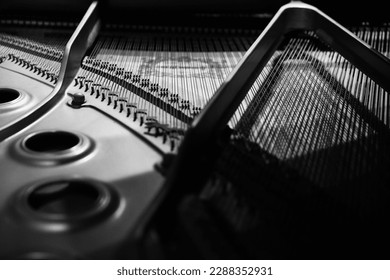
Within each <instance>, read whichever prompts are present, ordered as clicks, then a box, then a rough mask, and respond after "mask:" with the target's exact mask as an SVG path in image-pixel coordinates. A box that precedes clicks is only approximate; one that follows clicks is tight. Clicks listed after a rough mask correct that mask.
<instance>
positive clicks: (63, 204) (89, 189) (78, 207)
mask: <svg viewBox="0 0 390 280" xmlns="http://www.w3.org/2000/svg"><path fill="white" fill-rule="evenodd" d="M100 198H101V193H100V191H99V189H98V188H96V187H95V186H94V185H93V184H91V183H89V182H84V181H55V182H49V183H46V184H43V185H41V186H39V187H37V188H36V189H34V190H33V191H32V192H31V193H30V194H29V196H28V198H27V203H28V206H29V207H30V208H31V209H32V210H34V211H35V212H38V213H40V214H49V215H61V216H62V217H64V218H72V217H75V216H80V215H83V214H86V213H88V212H91V211H93V210H94V209H96V208H97V207H98V205H99V200H100Z"/></svg>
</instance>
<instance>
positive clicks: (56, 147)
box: [25, 131, 80, 153]
mask: <svg viewBox="0 0 390 280" xmlns="http://www.w3.org/2000/svg"><path fill="white" fill-rule="evenodd" d="M79 143H80V138H79V136H77V135H76V134H73V133H71V132H66V131H46V132H40V133H37V134H34V135H32V136H30V137H29V138H28V139H27V140H26V142H25V146H26V148H27V149H29V150H31V151H34V152H42V153H43V152H46V153H53V152H61V151H65V150H69V149H71V148H73V147H75V146H76V145H78V144H79Z"/></svg>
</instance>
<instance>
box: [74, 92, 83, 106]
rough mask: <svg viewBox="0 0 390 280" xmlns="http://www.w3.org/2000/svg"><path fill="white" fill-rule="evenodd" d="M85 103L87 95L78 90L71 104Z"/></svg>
mask: <svg viewBox="0 0 390 280" xmlns="http://www.w3.org/2000/svg"><path fill="white" fill-rule="evenodd" d="M84 103H85V95H84V94H82V93H80V92H77V93H75V94H73V95H72V103H71V105H72V106H73V107H80V106H81V105H83V104H84Z"/></svg>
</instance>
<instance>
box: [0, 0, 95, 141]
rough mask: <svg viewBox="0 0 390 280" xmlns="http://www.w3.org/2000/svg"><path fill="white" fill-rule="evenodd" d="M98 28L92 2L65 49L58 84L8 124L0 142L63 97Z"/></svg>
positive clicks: (28, 123)
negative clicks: (36, 105) (31, 109)
mask: <svg viewBox="0 0 390 280" xmlns="http://www.w3.org/2000/svg"><path fill="white" fill-rule="evenodd" d="M99 28H100V18H99V14H98V2H97V1H95V2H92V3H91V5H90V6H89V8H88V10H87V11H86V13H85V14H84V16H83V18H82V19H81V21H80V23H79V25H78V26H77V28H76V30H75V31H74V32H73V35H72V36H71V38H70V39H69V41H68V43H67V44H66V47H65V52H64V58H63V60H62V63H61V69H60V74H59V79H58V82H57V84H56V86H55V88H54V89H53V91H52V92H51V93H50V95H49V96H47V98H45V99H44V100H42V102H40V103H39V104H38V106H39V107H37V108H36V109H34V110H33V111H31V112H28V113H26V114H25V115H23V116H22V117H20V118H19V119H17V120H15V121H14V122H11V123H9V124H8V125H7V126H6V127H4V128H3V129H2V130H1V131H0V141H3V140H4V139H6V138H7V137H9V136H11V135H13V134H15V133H17V132H18V131H20V130H21V129H23V128H25V127H26V126H28V125H30V124H31V123H32V122H34V121H35V120H37V119H38V118H40V117H41V116H43V115H44V114H45V113H46V112H48V111H49V110H50V109H51V108H53V107H54V106H55V105H56V104H58V102H59V101H60V100H61V99H62V98H63V97H64V96H65V89H66V88H67V87H68V86H69V84H70V83H71V82H72V80H73V79H74V77H75V75H76V73H77V70H78V69H79V67H80V62H81V60H82V58H83V56H84V54H85V52H86V50H87V49H88V48H89V47H90V46H91V45H92V43H93V41H94V40H95V38H96V36H97V33H98V31H99Z"/></svg>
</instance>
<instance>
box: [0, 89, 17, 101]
mask: <svg viewBox="0 0 390 280" xmlns="http://www.w3.org/2000/svg"><path fill="white" fill-rule="evenodd" d="M19 96H20V92H19V91H17V90H15V89H10V88H0V104H3V103H8V102H11V101H14V100H15V99H17V98H18V97H19Z"/></svg>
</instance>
